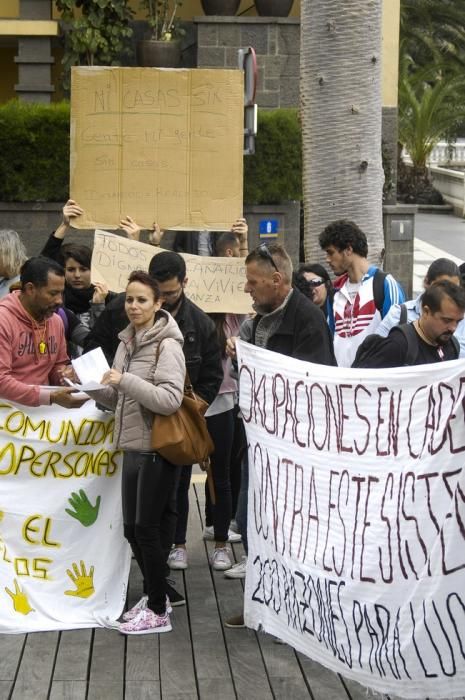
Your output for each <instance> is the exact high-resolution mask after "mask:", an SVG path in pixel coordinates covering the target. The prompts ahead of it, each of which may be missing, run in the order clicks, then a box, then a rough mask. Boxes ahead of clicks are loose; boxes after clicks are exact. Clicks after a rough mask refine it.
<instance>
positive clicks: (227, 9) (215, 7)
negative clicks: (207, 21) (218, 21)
mask: <svg viewBox="0 0 465 700" xmlns="http://www.w3.org/2000/svg"><path fill="white" fill-rule="evenodd" d="M200 1H201V3H202V9H203V11H204V12H205V14H206V15H220V16H221V15H223V16H226V15H229V16H233V15H235V14H236V12H237V11H238V9H239V5H240V4H241V0H200Z"/></svg>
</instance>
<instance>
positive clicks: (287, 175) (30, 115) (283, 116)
mask: <svg viewBox="0 0 465 700" xmlns="http://www.w3.org/2000/svg"><path fill="white" fill-rule="evenodd" d="M68 187H69V103H68V102H60V103H58V104H52V105H42V104H28V103H26V102H18V101H16V100H13V101H12V102H8V103H7V104H5V105H2V106H0V201H3V202H37V201H40V202H65V201H66V200H67V199H68ZM301 193H302V154H301V140H300V128H299V123H298V118H297V110H291V109H280V110H276V111H270V112H259V119H258V134H257V137H256V153H255V155H253V156H245V158H244V202H245V203H246V204H274V203H277V202H282V201H286V200H292V199H301Z"/></svg>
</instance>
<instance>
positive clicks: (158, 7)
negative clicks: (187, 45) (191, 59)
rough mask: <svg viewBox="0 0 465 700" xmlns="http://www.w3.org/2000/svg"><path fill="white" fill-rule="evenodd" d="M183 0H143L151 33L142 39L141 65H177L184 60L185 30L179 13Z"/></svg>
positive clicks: (140, 43) (142, 4)
mask: <svg viewBox="0 0 465 700" xmlns="http://www.w3.org/2000/svg"><path fill="white" fill-rule="evenodd" d="M181 4H182V0H141V7H142V8H143V9H145V11H146V13H147V21H148V24H149V27H150V33H149V35H148V36H147V38H146V39H143V40H142V41H139V42H138V45H137V62H138V64H139V66H158V67H163V68H177V67H178V66H179V65H180V64H181V42H180V37H181V36H183V35H184V34H185V31H184V29H183V28H182V27H181V26H180V22H179V18H178V17H176V13H177V11H178V9H179V7H180V6H181Z"/></svg>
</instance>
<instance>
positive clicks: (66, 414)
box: [0, 400, 130, 633]
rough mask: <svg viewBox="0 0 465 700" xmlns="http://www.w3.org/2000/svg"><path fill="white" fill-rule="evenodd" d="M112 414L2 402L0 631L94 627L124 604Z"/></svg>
mask: <svg viewBox="0 0 465 700" xmlns="http://www.w3.org/2000/svg"><path fill="white" fill-rule="evenodd" d="M113 422H114V419H113V416H111V415H109V414H107V413H103V412H102V411H99V410H98V409H97V408H96V406H95V404H94V402H93V401H88V402H87V403H85V404H84V405H83V406H82V407H81V408H80V409H75V410H66V409H64V408H61V407H60V406H55V405H54V406H40V407H38V408H26V407H25V406H20V405H15V404H12V403H11V402H8V401H5V400H0V632H12V633H20V632H34V631H39V630H64V629H75V628H80V627H96V626H99V625H105V624H106V623H107V621H110V620H115V619H116V618H117V617H118V616H119V615H120V614H121V611H122V609H123V606H124V602H125V598H126V588H127V580H128V575H129V565H130V552H129V547H128V545H127V542H126V540H125V539H124V537H123V527H122V512H121V464H122V453H121V452H120V451H119V450H114V448H113V445H112V441H113Z"/></svg>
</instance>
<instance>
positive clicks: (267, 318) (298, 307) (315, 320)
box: [225, 244, 336, 628]
mask: <svg viewBox="0 0 465 700" xmlns="http://www.w3.org/2000/svg"><path fill="white" fill-rule="evenodd" d="M245 265H246V277H247V283H246V285H245V287H244V291H246V292H248V293H249V294H250V296H251V297H252V300H253V308H254V310H255V312H256V316H255V318H254V319H253V320H252V321H250V320H247V321H245V322H244V323H243V324H242V326H241V329H240V337H241V339H242V340H246V341H247V342H249V343H253V344H254V345H257V346H259V347H262V348H267V349H268V350H274V352H279V353H281V354H282V355H287V356H288V357H295V358H296V359H298V360H306V361H308V362H314V363H316V364H321V365H331V366H334V365H335V364H336V358H335V357H334V351H333V342H332V338H331V333H330V331H329V327H328V324H327V323H326V321H325V317H324V316H323V314H322V313H321V311H320V309H319V308H318V306H316V305H315V304H314V303H313V302H312V301H310V299H308V298H307V297H306V296H305V295H304V294H302V293H301V292H300V291H299V290H298V289H293V287H292V261H291V259H290V257H289V255H288V254H287V252H286V250H285V249H284V248H283V246H281V245H278V244H273V245H270V246H269V247H268V246H266V245H260V246H258V248H255V250H252V251H251V252H250V253H249V255H248V256H247V257H246V259H245ZM236 340H237V338H230V339H229V340H228V341H227V352H228V354H229V355H230V357H232V358H233V359H234V358H235V356H236V349H235V345H236ZM248 482H249V468H248V461H247V454H246V455H245V458H244V460H243V462H242V478H241V490H240V494H239V502H238V507H237V513H236V521H237V524H238V526H239V530H240V533H241V535H242V541H243V544H244V548H245V550H246V552H247V508H248V502H247V501H248ZM226 576H227V577H228V572H226ZM231 578H232V576H231ZM225 625H226V627H231V628H240V627H244V616H243V614H242V613H241V614H239V615H236V616H234V617H232V618H230V619H228V620H226V621H225Z"/></svg>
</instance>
